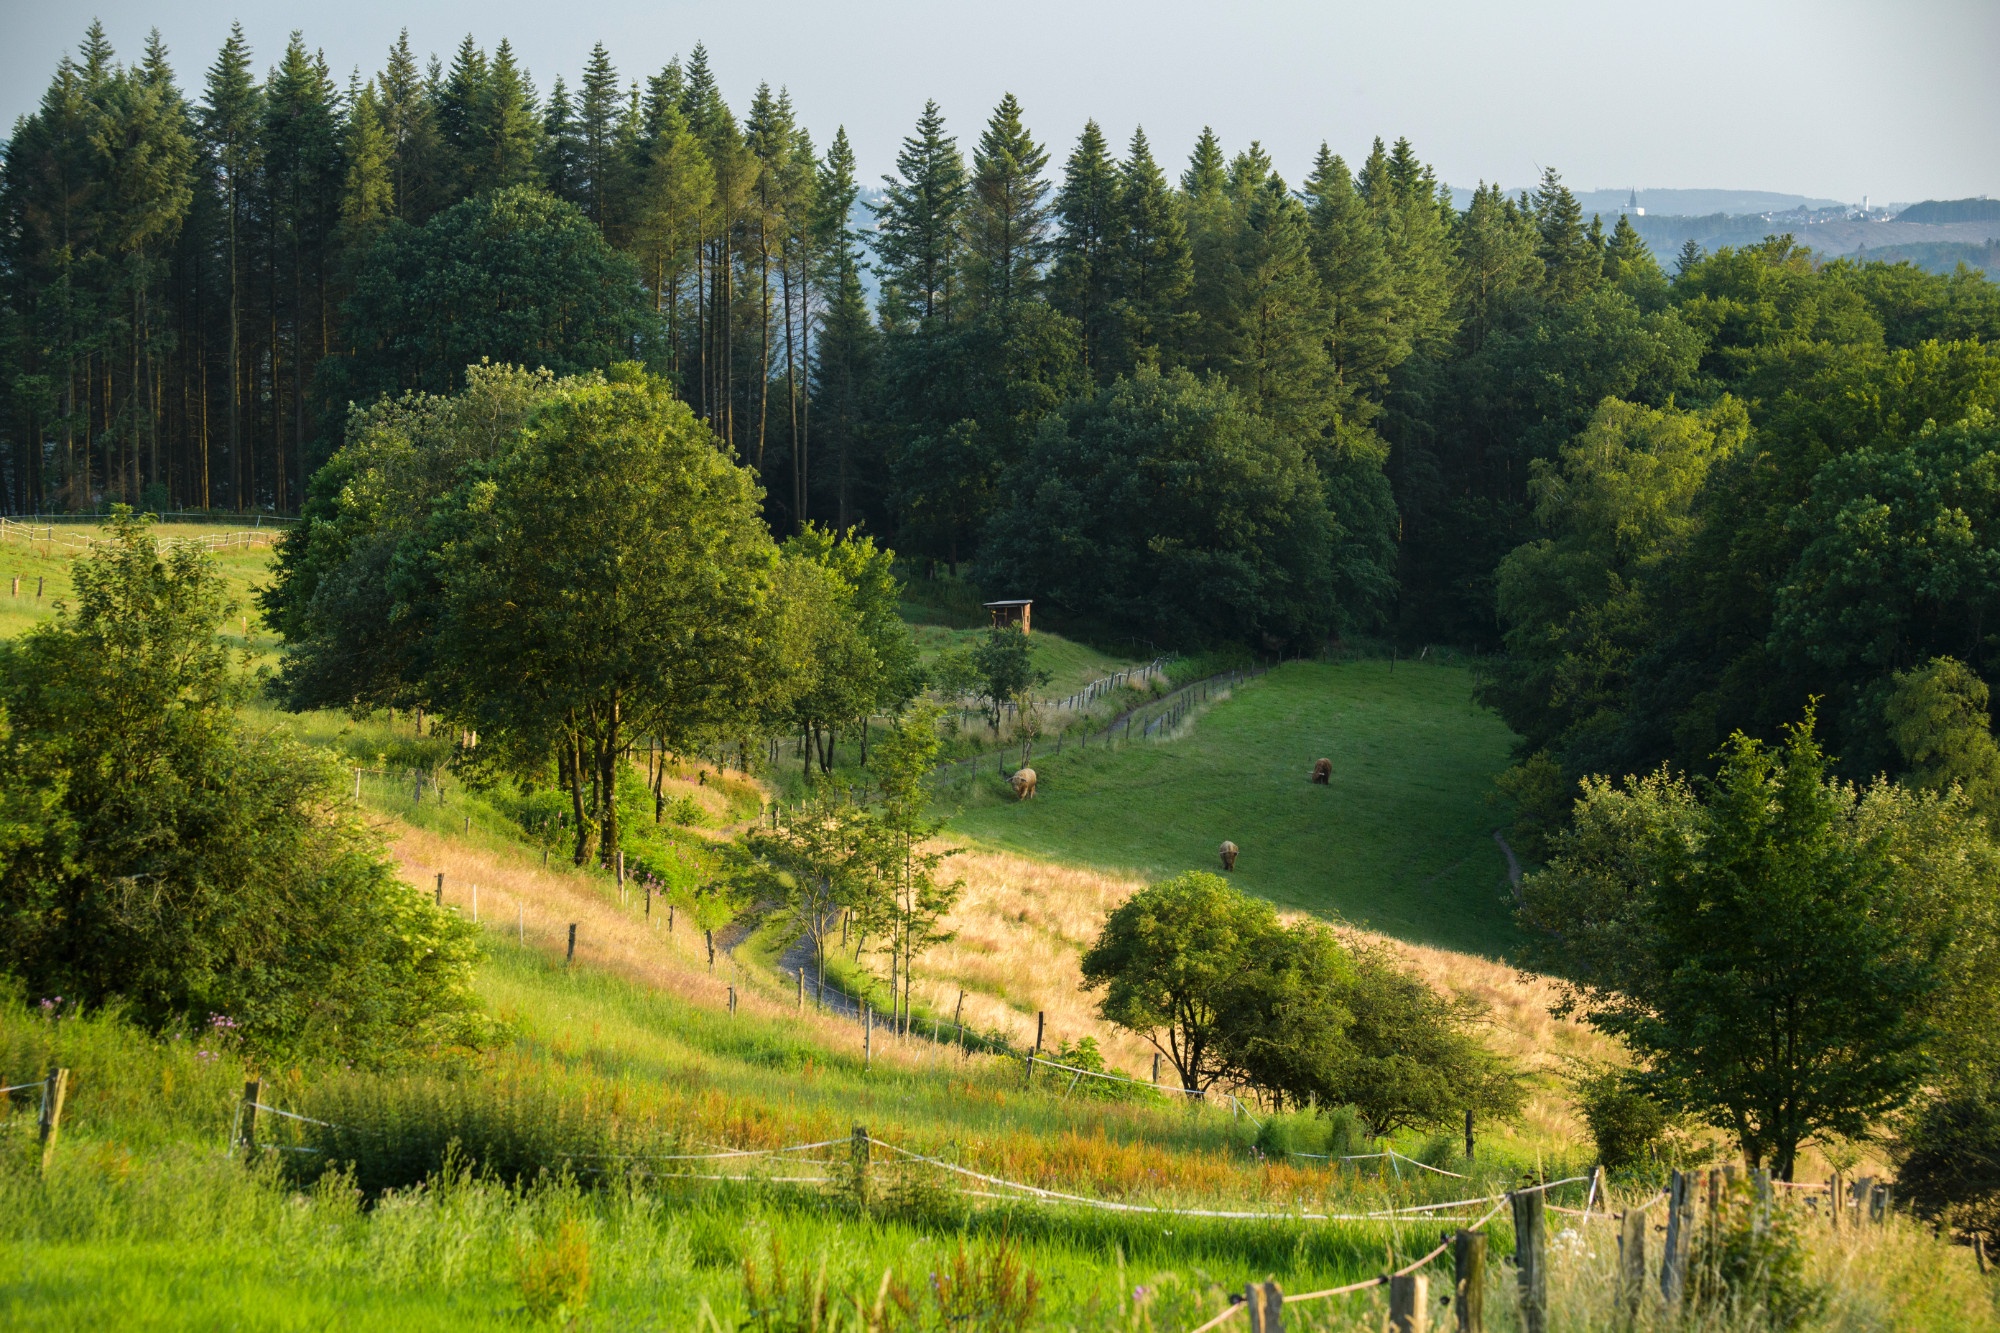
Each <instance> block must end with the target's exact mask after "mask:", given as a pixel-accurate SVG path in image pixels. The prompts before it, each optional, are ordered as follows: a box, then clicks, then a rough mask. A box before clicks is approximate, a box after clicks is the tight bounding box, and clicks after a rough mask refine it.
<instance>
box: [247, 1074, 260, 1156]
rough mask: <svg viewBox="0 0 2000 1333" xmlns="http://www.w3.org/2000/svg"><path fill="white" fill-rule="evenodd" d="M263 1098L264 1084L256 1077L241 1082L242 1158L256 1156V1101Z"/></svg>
mask: <svg viewBox="0 0 2000 1333" xmlns="http://www.w3.org/2000/svg"><path fill="white" fill-rule="evenodd" d="M263 1099H264V1085H263V1083H262V1082H261V1081H260V1080H258V1079H254V1078H253V1079H247V1080H245V1081H244V1084H243V1126H242V1142H243V1160H244V1161H246V1162H247V1161H254V1160H255V1159H256V1156H257V1103H258V1102H260V1101H262V1100H263Z"/></svg>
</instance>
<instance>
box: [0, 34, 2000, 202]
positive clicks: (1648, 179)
mask: <svg viewBox="0 0 2000 1333" xmlns="http://www.w3.org/2000/svg"><path fill="white" fill-rule="evenodd" d="M0 16H4V17H0V96H3V97H4V99H5V105H4V106H0V115H4V116H5V118H6V122H7V123H9V124H11V123H12V121H13V119H14V117H15V116H17V115H19V114H21V113H22V112H24V111H27V110H29V109H31V107H32V106H33V104H34V102H35V100H36V98H38V97H39V96H40V93H41V90H42V89H43V88H44V87H45V86H46V84H47V82H48V78H49V75H50V73H51V71H52V70H53V68H54V65H55V62H56V59H57V58H58V56H59V55H60V54H61V53H62V52H63V51H65V50H70V49H73V48H74V47H75V44H76V42H77V40H78V39H79V38H80V37H81V36H82V33H83V30H84V28H85V26H86V25H87V24H88V23H89V21H90V19H91V18H92V17H93V16H96V17H99V18H101V19H103V21H104V23H105V26H106V28H107V29H108V31H109V33H110V36H111V39H112V42H113V43H114V45H115V46H116V47H117V50H118V53H119V55H120V56H121V57H126V58H129V57H133V56H136V55H137V54H138V53H139V51H140V48H141V45H142V44H143V42H144V40H145V36H146V32H147V30H148V29H149V28H151V27H154V26H158V27H159V29H160V31H161V32H162V34H163V35H164V36H165V37H166V40H167V43H168V45H169V46H170V48H171V49H172V52H173V57H174V61H175V66H176V68H177V70H178V71H179V72H180V75H181V78H182V82H183V85H184V86H189V87H192V88H195V89H198V88H199V85H200V75H201V71H202V70H203V68H205V67H206V66H207V64H208V63H209V61H210V60H212V59H213V57H214V54H215V49H216V47H217V46H218V45H220V44H221V42H222V40H223V38H224V37H225V36H226V35H227V32H228V27H229V22H230V20H231V19H232V18H240V19H241V20H242V22H243V26H244V28H245V30H246V32H247V33H248V35H249V38H250V40H251V42H252V43H253V44H254V46H255V49H256V55H257V60H258V63H259V65H260V66H264V65H268V64H269V63H270V62H271V61H272V60H274V59H275V57H276V56H277V54H278V53H279V51H280V49H281V48H282V46H283V44H284V42H285V38H286V36H287V34H288V33H289V32H290V31H291V30H292V29H294V28H298V29H302V30H303V31H304V34H305V39H306V42H307V44H308V45H311V46H316V47H319V48H321V49H323V50H324V51H325V53H326V56H327V59H328V61H329V62H330V63H331V65H332V66H333V68H334V70H335V71H336V72H337V74H338V75H339V77H340V79H341V80H342V81H343V82H344V81H345V79H346V76H347V74H348V72H349V71H350V70H352V69H354V68H355V67H356V66H359V67H360V69H361V70H362V72H363V73H364V75H366V74H367V73H370V72H372V71H374V70H375V69H377V68H379V67H380V65H381V61H382V55H383V52H384V51H385V50H386V49H387V47H388V46H389V44H390V42H391V41H392V40H394V38H395V35H396V32H397V30H398V29H399V28H402V27H404V26H405V25H407V26H408V28H409V30H410V37H411V40H412V42H413V44H414V45H415V46H416V47H417V48H418V49H419V50H421V51H426V52H430V51H435V52H438V53H440V54H441V55H444V56H446V57H447V58H449V55H450V52H451V50H452V48H453V47H454V46H455V45H456V44H457V43H458V41H459V39H460V38H461V37H462V36H463V35H464V34H465V33H467V32H468V31H469V32H471V33H472V34H473V35H474V36H475V37H476V38H477V40H478V41H479V42H480V43H481V44H482V45H486V46H489V47H490V46H491V45H493V44H494V43H497V42H498V41H499V40H500V38H501V37H503V36H504V37H507V38H509V39H511V40H512V42H513V44H514V47H515V49H516V50H517V51H518V52H519V53H520V55H521V56H522V58H523V60H524V61H525V63H526V64H527V65H528V66H529V67H530V69H531V70H532V71H533V73H534V77H535V81H536V84H537V86H538V87H539V88H540V89H541V90H542V91H544V92H546V91H547V89H548V87H549V85H550V83H551V82H552V81H553V80H554V77H555V76H556V75H557V74H561V75H563V76H564V78H565V79H566V80H567V81H568V82H570V83H571V84H572V85H574V83H575V79H576V74H577V71H578V70H579V69H580V67H581V66H582V63H583V60H584V57H585V55H586V54H587V53H588V51H589V50H590V46H591V44H592V43H593V42H595V41H599V40H601V41H603V42H604V43H605V44H606V46H607V47H609V48H610V51H611V54H612V58H613V60H614V61H615V62H616V63H617V65H618V68H619V71H620V72H621V73H622V74H623V75H625V76H626V77H628V78H630V77H634V76H643V75H644V74H646V73H647V72H649V71H651V70H654V69H657V68H658V67H659V66H660V65H662V64H664V63H665V62H666V61H667V60H668V59H669V58H671V57H672V56H674V55H675V54H677V53H684V52H686V51H687V50H688V49H689V48H690V47H692V46H693V45H694V44H695V43H696V42H697V41H701V42H706V43H707V45H708V49H709V53H710V58H711V61H712V64H713V66H714V68H715V70H716V72H717V75H718V77H719V78H720V79H721V81H722V85H723V90H724V93H725V95H726V96H727V97H728V98H729V100H730V102H731V104H732V105H733V106H735V107H736V108H737V109H738V110H739V111H740V110H741V109H742V107H743V106H744V105H745V104H746V103H747V102H748V101H749V99H750V94H751V92H752V91H753V90H754V89H755V87H756V85H757V83H758V81H759V80H769V81H770V82H771V83H772V84H773V85H774V86H775V85H780V84H783V85H787V86H789V88H790V89H791V92H792V97H793V100H794V102H795V103H796V104H797V106H798V108H799V111H800V113H801V116H802V118H803V119H804V121H805V123H806V124H807V125H808V126H809V127H810V128H811V129H812V131H813V134H814V137H815V139H816V141H817V142H819V143H821V144H822V145H824V143H825V142H826V140H827V138H828V137H829V136H830V135H831V133H832V130H833V128H834V126H835V125H837V124H842V123H844V124H845V125H846V126H847V129H848V133H849V135H850V137H851V138H852V139H853V140H854V144H855V148H856V151H857V152H858V154H859V155H860V158H861V165H862V168H863V171H864V173H865V177H864V178H865V179H867V180H868V181H870V182H871V183H872V182H873V181H874V179H875V178H876V177H877V176H879V175H880V174H881V173H882V172H884V171H886V170H888V169H890V167H891V165H892V160H893V158H894V155H895V151H896V146H897V144H898V142H899V140H900V139H901V137H902V135H904V134H905V133H907V132H908V130H909V127H910V125H911V122H912V121H914V120H915V118H916V115H917V112H918V110H919V109H920V108H921V106H922V104H923V101H924V99H925V98H927V97H934V98H936V99H937V100H938V102H939V103H940V104H941V105H942V106H943V107H944V110H945V112H946V114H947V115H948V116H949V117H950V119H951V123H952V128H953V129H954V131H955V132H956V133H957V134H958V136H959V140H960V143H961V144H962V145H963V146H965V147H966V148H967V149H968V150H969V149H970V147H971V144H972V141H973V140H974V139H975V138H976V137H977V135H978V129H979V125H980V123H981V122H982V121H983V119H984V118H985V115H986V113H987V112H988V111H989V110H990V109H991V108H992V106H993V103H994V102H995V101H997V100H998V98H999V97H1000V95H1001V93H1002V92H1004V91H1008V90H1011V91H1013V92H1014V93H1015V94H1016V95H1017V96H1018V97H1020V99H1021V101H1022V103H1023V104H1024V105H1025V107H1026V108H1027V112H1028V119H1029V123H1030V125H1031V127H1032V128H1033V129H1034V131H1035V132H1036V133H1037V134H1038V136H1040V137H1041V138H1042V139H1043V140H1044V141H1045V142H1046V143H1048V144H1049V145H1050V150H1051V156H1052V158H1053V160H1054V164H1055V165H1057V166H1060V163H1061V160H1062V158H1063V157H1064V155H1065V154H1066V153H1067V152H1068V149H1069V146H1070V144H1071V143H1072V142H1073V141H1074V139H1075V137H1076V133H1077V131H1078V130H1079V129H1080V128H1081V127H1082V125H1083V122H1084V120H1085V119H1086V118H1089V117H1095V118H1096V119H1097V120H1098V122H1099V123H1100V124H1101V125H1102V126H1103V127H1104V130H1105V132H1106V134H1107V135H1109V136H1110V137H1111V139H1112V140H1113V142H1114V143H1116V144H1119V145H1121V146H1122V144H1123V143H1124V142H1125V140H1126V139H1127V138H1128V137H1129V136H1130V134H1131V132H1132V128H1133V126H1134V125H1135V124H1143V125H1144V126H1145V127H1146V132H1147V135H1148V136H1149V137H1150V138H1151V140H1152V142H1153V145H1154V152H1155V154H1156V156H1158V157H1160V158H1161V159H1162V160H1163V162H1168V163H1171V164H1172V169H1173V170H1175V171H1177V170H1178V164H1179V163H1180V162H1181V161H1182V160H1183V159H1184V158H1185V156H1186V153H1187V150H1188V148H1189V146H1190V145H1191V144H1192V142H1193V140H1194V137H1195V135H1196V134H1197V133H1198V132H1199V131H1200V129H1201V127H1202V126H1203V125H1204V124H1206V125H1212V126H1214V127H1215V130H1216V132H1217V133H1218V134H1220V135H1221V136H1222V140H1223V143H1224V145H1225V147H1226V148H1227V149H1228V150H1229V151H1231V152H1234V151H1235V150H1236V149H1238V148H1240V147H1242V146H1243V145H1244V144H1246V143H1247V142H1248V141H1249V140H1251V139H1252V138H1257V139H1261V140H1262V141H1263V142H1264V144H1265V146H1266V148H1268V149H1269V150H1270V151H1271V153H1272V155H1273V156H1274V157H1275V158H1276V159H1277V162H1278V166H1279V169H1280V170H1281V171H1283V172H1284V173H1285V174H1286V176H1287V178H1288V179H1290V180H1291V181H1293V183H1294V184H1296V183H1297V182H1298V180H1299V179H1300V177H1301V176H1302V175H1303V174H1304V171H1305V168H1306V165H1307V164H1308V162H1309V161H1310V159H1311V156H1312V153H1313V151H1314V149H1315V148H1316V147H1317V146H1318V144H1319V142H1320V141H1321V140H1322V139H1325V140H1326V141H1328V142H1329V143H1331V144H1332V145H1333V147H1334V149H1335V151H1337V152H1341V153H1344V154H1346V155H1348V157H1349V159H1350V161H1351V160H1353V159H1354V158H1356V157H1358V156H1360V155H1362V154H1364V153H1365V152H1366V151H1367V147H1368V142H1369V140H1370V139H1371V138H1373V137H1374V136H1375V135H1378V134H1379V135H1382V136H1383V137H1385V138H1389V139H1393V138H1394V137H1395V136H1397V135H1399V134H1400V135H1408V136H1409V137H1410V138H1411V140H1412V141H1413V142H1414V143H1415V144H1416V147H1417V150H1418V152H1419V153H1420V154H1421V155H1422V156H1423V157H1424V158H1425V159H1427V160H1428V161H1430V162H1433V163H1434V164H1436V166H1437V168H1438V171H1439V174H1440V175H1441V176H1442V178H1443V179H1444V180H1446V181H1448V182H1450V183H1452V184H1455V185H1470V184H1473V183H1475V182H1476V181H1478V180H1481V179H1486V180H1498V181H1500V182H1502V183H1503V184H1506V185H1508V186H1510V187H1511V186H1520V185H1524V184H1527V183H1530V182H1531V181H1532V180H1533V179H1534V177H1535V176H1536V174H1537V173H1538V172H1539V170H1540V168H1541V167H1542V166H1543V165H1554V166H1555V167H1557V168H1558V169H1559V170H1560V171H1561V172H1562V173H1563V175H1564V177H1565V179H1567V180H1568V181H1569V183H1570V184H1571V185H1572V186H1576V187H1579V188H1584V189H1593V188H1622V187H1625V186H1631V185H1636V186H1639V187H1640V188H1664V187H1683V188H1694V187H1712V188H1728V189H1764V190H1779V191H1786V192H1792V193H1799V194H1808V195H1824V196H1828V197H1832V198H1838V199H1845V200H1858V199H1859V198H1860V197H1861V196H1862V195H1863V194H1867V195H1869V196H1871V197H1872V198H1873V200H1875V201H1878V202H1880V201H1887V200H1916V199H1924V198H1959V197H1963V196H1966V195H1974V194H1983V193H1993V194H2000V133H1996V129H2000V77H1996V74H1995V70H1996V68H2000V0H1897V2H1896V3H1861V2H1859V0H1822V2H1821V3H1814V4H1807V3H1781V2H1768V3H1767V2H1766V0H1683V2H1682V3H1679V4H1652V5H1646V6H1635V5H1621V4H1617V3H1613V2H1607V0H1593V3H1588V4H1585V3H1566V2H1564V0H1535V2H1534V3H1495V2H1494V0H1452V2H1450V3H1429V4H1426V3H1407V2H1406V3H1394V0H1373V3H1361V4H1356V3H1345V2H1344V0H1342V2H1339V3H1335V2H1334V0H1318V2H1317V3H1315V2H1314V0H1271V2H1270V3H1266V4H1261V5H1232V4H1227V3H1222V2H1221V0H1207V2H1206V3H1200V4H1195V3H1185V2H1183V0H1147V2H1144V3H1141V2H1140V0H1116V2H1115V3H1111V2H1106V0H1058V2H1056V3H1047V2H1046V0H1021V2H1019V3H1013V4H991V3H989V4H977V5H973V4H960V3H943V2H942V0H934V2H932V3H918V2H915V0H878V2H877V3H872V4H866V5H854V4H847V5H842V4H833V3H826V2H825V0H816V2H810V3H796V2H794V0H763V2H762V3H754V4H753V3H741V2H739V3H733V4H714V3H711V4H702V5H696V4H687V3H680V2H678V0H645V2H644V3H636V2H634V0H593V2H591V3H577V2H576V0H543V2H542V3H537V4H518V3H500V2H498V0H488V2H487V3H479V4H468V3H459V2H457V0H454V2H453V3H432V4H423V5H412V4H408V3H404V4H395V5H392V4H387V3H383V0H341V2H340V3H334V4H324V3H322V4H305V3H298V2H296V0H237V2H236V3H218V2H216V0H150V2H148V3H138V2H136V0H96V2H95V3H77V2H75V0H0Z"/></svg>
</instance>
